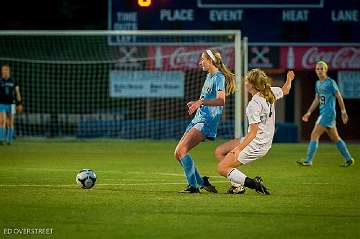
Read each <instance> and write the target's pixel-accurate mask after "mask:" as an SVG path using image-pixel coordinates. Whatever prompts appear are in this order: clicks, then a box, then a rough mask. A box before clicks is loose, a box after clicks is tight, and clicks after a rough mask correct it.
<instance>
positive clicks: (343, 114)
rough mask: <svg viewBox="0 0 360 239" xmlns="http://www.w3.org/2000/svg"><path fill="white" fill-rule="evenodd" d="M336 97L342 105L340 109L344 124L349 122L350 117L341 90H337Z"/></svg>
mask: <svg viewBox="0 0 360 239" xmlns="http://www.w3.org/2000/svg"><path fill="white" fill-rule="evenodd" d="M335 96H336V99H337V101H338V103H339V106H340V110H341V119H342V121H343V123H344V124H347V122H348V121H349V117H348V115H347V113H346V108H345V103H344V99H343V97H342V95H341V93H340V91H336V94H335Z"/></svg>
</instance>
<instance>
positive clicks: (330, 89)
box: [315, 77, 339, 119]
mask: <svg viewBox="0 0 360 239" xmlns="http://www.w3.org/2000/svg"><path fill="white" fill-rule="evenodd" d="M315 90H316V93H317V94H318V95H319V97H320V107H319V108H320V115H322V116H326V117H327V118H333V119H334V118H336V108H335V106H336V97H335V94H336V92H337V91H338V90H339V89H338V86H337V84H336V82H335V81H334V80H333V79H331V78H330V77H328V78H327V79H326V80H325V81H323V82H321V81H320V80H318V81H317V82H316V85H315Z"/></svg>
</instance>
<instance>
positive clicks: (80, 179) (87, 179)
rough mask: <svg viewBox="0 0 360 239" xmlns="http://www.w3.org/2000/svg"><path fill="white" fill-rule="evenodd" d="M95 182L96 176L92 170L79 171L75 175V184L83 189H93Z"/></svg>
mask: <svg viewBox="0 0 360 239" xmlns="http://www.w3.org/2000/svg"><path fill="white" fill-rule="evenodd" d="M95 182H96V174H95V172H94V171H93V170H92V169H81V170H80V172H79V173H78V174H77V175H76V183H77V184H78V185H79V186H80V187H81V188H83V189H90V188H92V187H94V185H95Z"/></svg>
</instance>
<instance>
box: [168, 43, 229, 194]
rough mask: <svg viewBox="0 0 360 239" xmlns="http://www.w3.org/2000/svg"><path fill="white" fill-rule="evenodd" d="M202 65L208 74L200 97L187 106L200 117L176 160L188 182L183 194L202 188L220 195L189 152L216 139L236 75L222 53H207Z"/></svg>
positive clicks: (182, 142) (189, 129) (181, 143)
mask: <svg viewBox="0 0 360 239" xmlns="http://www.w3.org/2000/svg"><path fill="white" fill-rule="evenodd" d="M199 65H200V67H201V68H202V70H203V71H207V72H208V74H207V76H206V80H205V83H204V85H203V88H202V90H201V94H200V98H199V99H198V100H196V101H191V102H189V103H187V107H188V113H189V115H192V114H193V113H195V112H196V114H195V116H194V118H193V119H192V121H191V122H190V124H189V126H188V127H187V129H186V131H185V133H184V135H183V136H182V138H181V139H180V141H179V143H178V144H177V146H176V149H175V158H176V159H177V160H178V161H179V162H180V164H181V166H182V167H183V169H184V172H185V175H186V179H187V182H188V186H187V187H186V188H185V189H184V190H183V191H181V192H182V193H198V192H200V191H199V189H200V188H202V189H205V190H206V191H209V192H213V193H216V192H217V191H216V189H215V187H214V186H213V185H211V184H210V182H209V178H208V177H201V176H200V173H199V171H198V170H197V168H196V167H195V164H194V161H193V160H192V158H191V156H190V155H189V151H190V150H191V149H192V148H194V147H195V146H196V145H198V144H199V143H200V142H201V141H204V140H205V139H209V140H214V139H215V138H216V130H217V126H218V124H219V123H220V120H221V115H222V112H223V107H224V105H225V96H226V95H229V94H232V93H234V91H235V75H234V74H233V73H231V71H230V70H229V69H228V68H227V67H226V66H225V65H224V64H223V62H222V60H221V55H220V53H219V52H216V51H214V50H206V51H205V52H203V53H202V54H201V59H200V62H199Z"/></svg>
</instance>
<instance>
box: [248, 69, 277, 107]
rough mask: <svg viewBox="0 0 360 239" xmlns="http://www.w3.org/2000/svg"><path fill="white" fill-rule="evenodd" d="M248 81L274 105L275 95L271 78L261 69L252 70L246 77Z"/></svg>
mask: <svg viewBox="0 0 360 239" xmlns="http://www.w3.org/2000/svg"><path fill="white" fill-rule="evenodd" d="M245 80H247V81H248V82H249V83H250V84H251V85H253V87H254V88H255V89H256V90H258V91H259V92H260V94H261V95H262V96H263V97H264V98H265V100H266V101H267V102H269V103H270V104H273V103H274V102H275V95H274V93H273V92H272V90H271V78H270V77H268V76H267V75H266V74H265V72H264V71H262V70H260V69H252V70H251V71H249V72H248V73H246V75H245Z"/></svg>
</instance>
